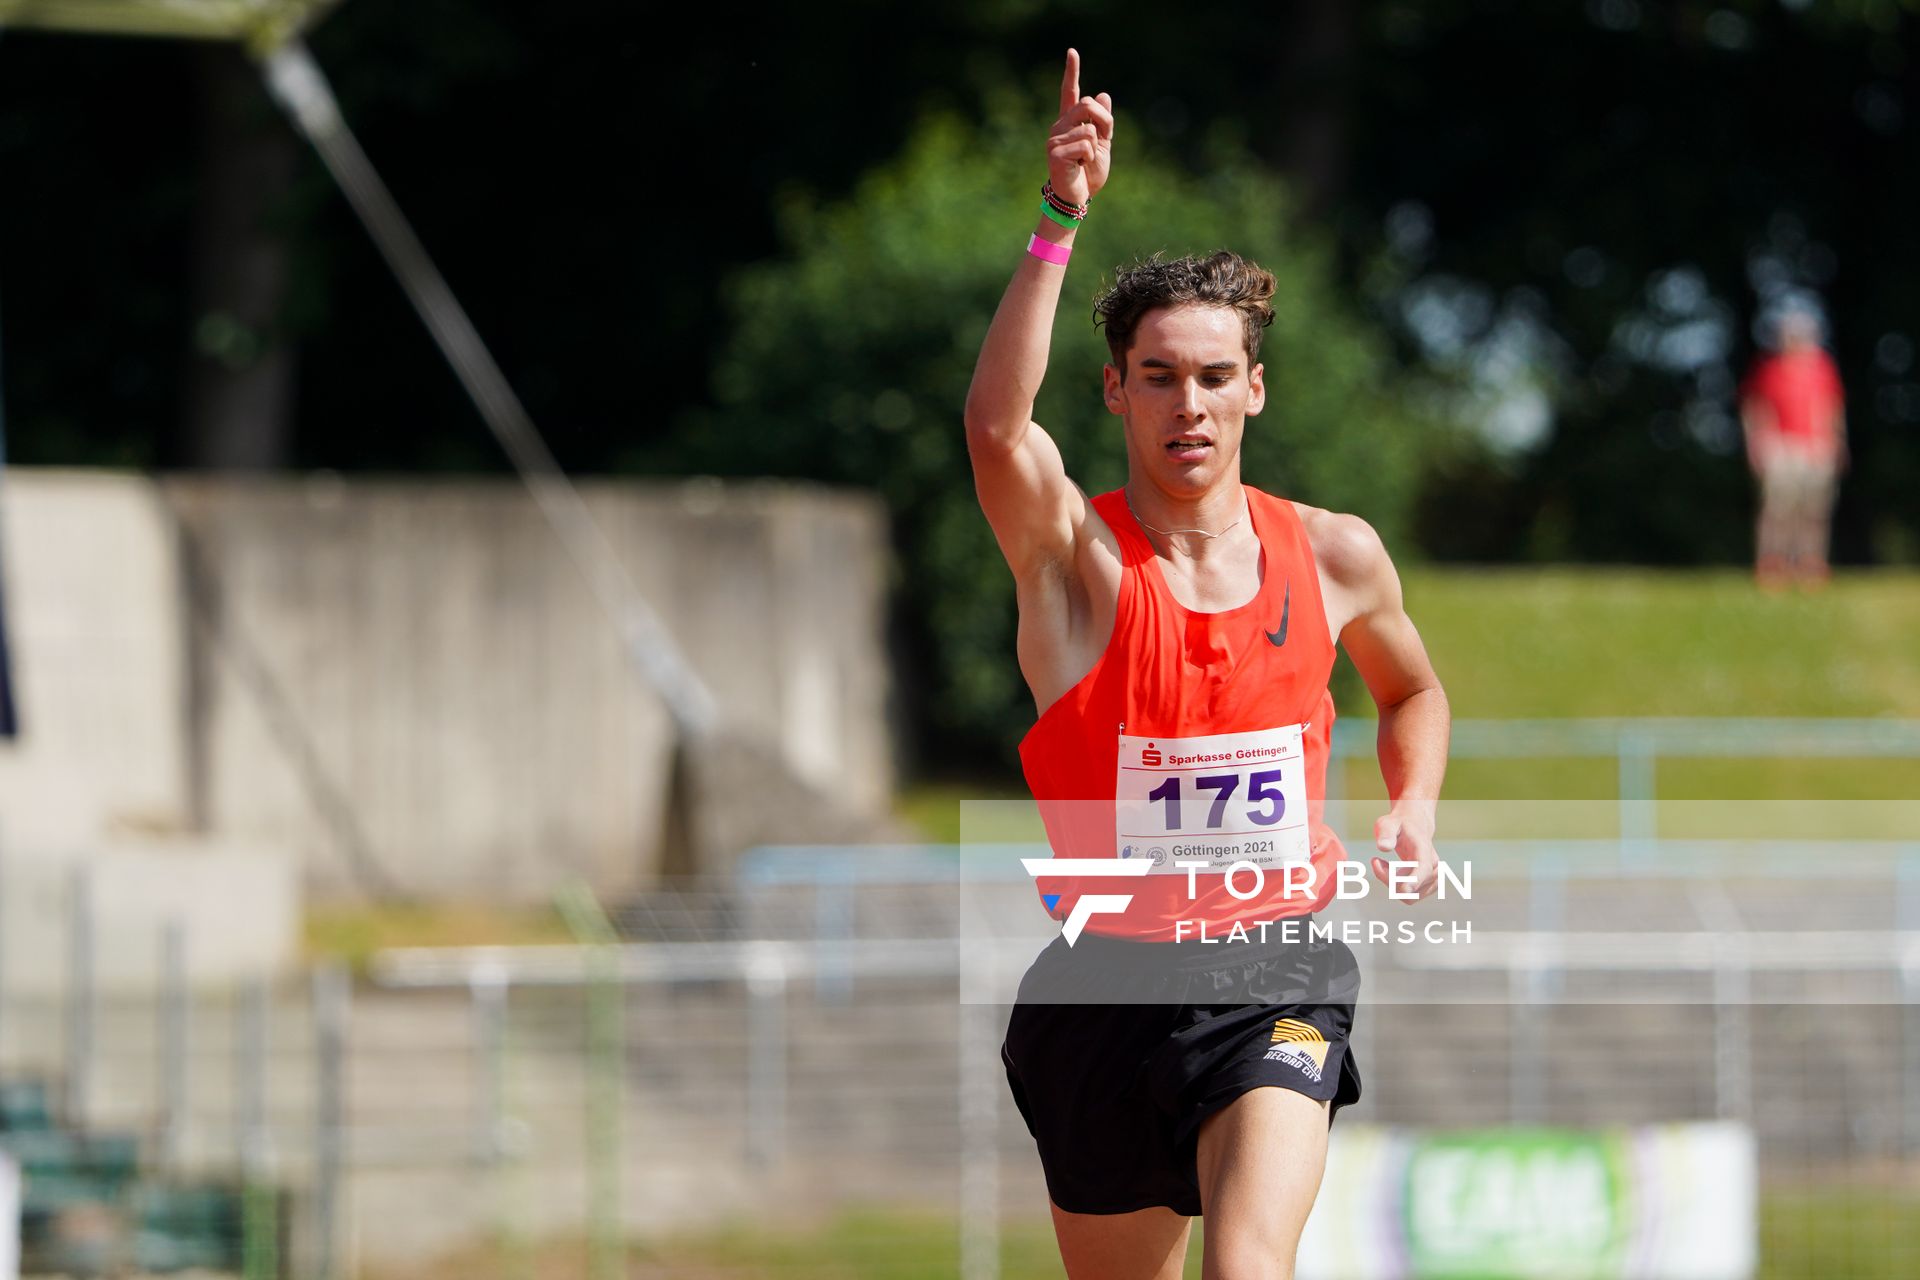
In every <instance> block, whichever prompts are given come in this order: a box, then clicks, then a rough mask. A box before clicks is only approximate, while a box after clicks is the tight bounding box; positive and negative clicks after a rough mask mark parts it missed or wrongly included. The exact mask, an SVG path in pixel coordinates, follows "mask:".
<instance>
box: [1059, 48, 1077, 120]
mask: <svg viewBox="0 0 1920 1280" xmlns="http://www.w3.org/2000/svg"><path fill="white" fill-rule="evenodd" d="M1078 101H1080V51H1079V50H1078V49H1069V50H1067V69H1066V71H1065V73H1063V74H1062V75H1061V77H1060V114H1061V115H1063V116H1064V115H1065V114H1067V112H1068V111H1070V110H1072V109H1073V104H1074V103H1076V102H1078Z"/></svg>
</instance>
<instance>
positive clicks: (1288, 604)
mask: <svg viewBox="0 0 1920 1280" xmlns="http://www.w3.org/2000/svg"><path fill="white" fill-rule="evenodd" d="M1292 612H1293V579H1292V578H1288V579H1287V594H1286V595H1284V596H1282V597H1281V598H1280V629H1279V630H1278V631H1269V632H1267V643H1268V644H1270V645H1272V646H1273V647H1274V648H1276V649H1278V648H1279V647H1280V646H1281V645H1283V644H1285V643H1286V642H1287V615H1288V614H1290V613H1292Z"/></svg>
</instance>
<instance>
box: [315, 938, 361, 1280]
mask: <svg viewBox="0 0 1920 1280" xmlns="http://www.w3.org/2000/svg"><path fill="white" fill-rule="evenodd" d="M352 1014H353V982H352V978H351V977H350V975H349V974H348V973H347V970H346V968H345V966H343V965H341V964H340V963H339V962H338V961H335V962H332V963H329V964H324V965H322V966H320V967H319V968H318V969H315V970H314V972H313V1041H314V1075H315V1081H314V1083H315V1089H314V1099H315V1105H314V1134H313V1150H314V1181H313V1220H314V1225H313V1235H314V1260H313V1274H314V1276H315V1277H316V1280H340V1278H341V1277H342V1276H343V1275H344V1274H345V1272H344V1270H343V1269H342V1268H341V1266H340V1255H339V1247H338V1246H339V1239H340V1204H341V1196H340V1186H341V1182H342V1179H343V1176H344V1172H345V1169H346V1146H347V1082H346V1057H347V1025H348V1022H349V1021H350V1019H351V1017H352Z"/></svg>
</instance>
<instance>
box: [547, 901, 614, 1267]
mask: <svg viewBox="0 0 1920 1280" xmlns="http://www.w3.org/2000/svg"><path fill="white" fill-rule="evenodd" d="M558 905H559V907H560V914H561V916H562V917H563V918H564V919H565V920H566V922H567V928H568V929H569V930H571V931H572V933H573V936H574V937H575V938H576V939H577V940H579V941H580V942H581V943H582V944H583V945H585V946H586V947H587V970H588V973H587V1111H586V1117H585V1120H586V1126H587V1134H586V1147H587V1274H588V1276H589V1277H590V1280H620V1277H621V1276H622V1275H623V1274H624V1271H625V1266H624V1262H623V1259H622V1258H621V1253H622V1252H623V1249H624V1244H625V1242H624V1241H623V1240H622V1238H621V1237H622V1235H623V1232H624V1223H623V1220H622V1215H621V1205H620V1201H621V1195H620V1174H621V1168H620V1165H621V1159H622V1154H621V1152H622V1146H623V1143H622V1134H621V1130H622V1129H623V1128H624V1127H625V1125H626V1106H625V1102H626V1072H627V1066H626V1030H625V1027H624V1025H623V1024H624V1021H625V1020H624V1018H623V1016H622V1015H623V1009H622V1005H623V1003H624V1001H625V990H624V988H623V987H622V985H621V979H620V946H619V938H618V936H617V935H616V934H615V932H614V928H613V922H612V921H610V920H609V919H607V913H606V912H605V911H604V910H602V909H601V906H600V902H599V899H597V898H596V897H594V894H593V890H592V889H590V888H588V887H587V886H586V885H585V884H579V883H576V884H573V885H570V886H569V887H568V888H567V889H565V890H564V891H562V893H561V894H560V895H559V901H558Z"/></svg>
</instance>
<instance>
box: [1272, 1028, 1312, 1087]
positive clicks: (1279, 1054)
mask: <svg viewBox="0 0 1920 1280" xmlns="http://www.w3.org/2000/svg"><path fill="white" fill-rule="evenodd" d="M1271 1043H1273V1044H1280V1045H1285V1046H1286V1047H1285V1048H1282V1049H1269V1050H1268V1051H1267V1057H1269V1058H1274V1059H1277V1060H1280V1061H1284V1062H1291V1063H1293V1064H1294V1065H1295V1066H1298V1067H1300V1068H1301V1069H1303V1070H1305V1071H1307V1073H1308V1074H1309V1075H1311V1076H1312V1077H1313V1078H1314V1079H1315V1080H1318V1079H1319V1078H1320V1072H1321V1070H1322V1069H1323V1068H1324V1067H1325V1066H1326V1065H1327V1037H1326V1036H1325V1035H1324V1034H1323V1033H1322V1032H1321V1030H1320V1028H1318V1027H1316V1026H1314V1025H1313V1024H1312V1023H1311V1022H1308V1021H1306V1020H1304V1019H1302V1018H1281V1019H1280V1020H1279V1021H1277V1022H1275V1023H1274V1024H1273V1037H1272V1041H1271ZM1302 1059H1310V1060H1311V1061H1312V1063H1313V1066H1312V1067H1311V1068H1308V1067H1307V1065H1306V1063H1305V1062H1303V1061H1302Z"/></svg>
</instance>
